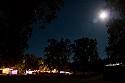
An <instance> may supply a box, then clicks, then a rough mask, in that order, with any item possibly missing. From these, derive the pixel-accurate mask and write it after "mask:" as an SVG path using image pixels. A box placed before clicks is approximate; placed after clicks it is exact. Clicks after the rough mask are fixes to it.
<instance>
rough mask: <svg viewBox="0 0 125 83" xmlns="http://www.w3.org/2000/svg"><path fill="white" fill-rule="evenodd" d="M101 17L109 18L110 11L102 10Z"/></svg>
mask: <svg viewBox="0 0 125 83" xmlns="http://www.w3.org/2000/svg"><path fill="white" fill-rule="evenodd" d="M99 17H100V19H102V20H105V19H107V18H108V17H109V11H107V10H103V11H101V12H100V13H99Z"/></svg>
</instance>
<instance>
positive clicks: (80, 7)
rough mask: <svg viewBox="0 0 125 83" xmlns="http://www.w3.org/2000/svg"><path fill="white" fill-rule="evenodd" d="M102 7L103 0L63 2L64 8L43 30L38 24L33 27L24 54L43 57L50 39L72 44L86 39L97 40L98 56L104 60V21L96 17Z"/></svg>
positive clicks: (105, 33)
mask: <svg viewBox="0 0 125 83" xmlns="http://www.w3.org/2000/svg"><path fill="white" fill-rule="evenodd" d="M104 5H105V0H64V7H63V8H61V10H60V11H59V12H58V14H57V16H58V17H57V18H56V19H54V20H53V21H52V22H51V24H48V25H47V26H46V28H45V29H44V30H42V29H39V23H38V24H36V25H34V27H35V28H34V29H33V36H32V37H31V38H30V40H29V49H28V50H27V51H26V53H29V54H35V55H36V56H38V57H41V56H42V57H43V56H44V47H46V46H47V40H48V39H51V38H54V39H57V40H60V39H61V38H64V39H70V40H71V41H72V42H73V40H75V39H79V38H82V37H88V38H96V39H97V41H98V52H99V55H100V57H101V58H105V57H106V54H105V51H104V49H105V47H106V45H107V28H106V26H105V25H106V21H102V20H101V19H99V17H98V14H99V11H100V10H101V8H102V6H104Z"/></svg>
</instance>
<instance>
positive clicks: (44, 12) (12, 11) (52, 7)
mask: <svg viewBox="0 0 125 83" xmlns="http://www.w3.org/2000/svg"><path fill="white" fill-rule="evenodd" d="M62 6H63V0H1V1H0V58H1V60H4V61H7V62H6V63H5V62H4V61H3V63H1V65H3V64H4V65H5V64H7V63H9V64H11V65H14V64H15V63H16V62H17V61H18V60H19V59H21V58H22V54H23V53H24V51H25V50H26V49H27V48H28V39H29V38H30V37H31V35H32V28H33V27H32V24H33V23H36V22H37V21H40V22H41V26H44V25H45V24H46V23H50V22H51V20H53V19H54V18H55V17H56V16H57V12H58V10H60V8H61V7H62Z"/></svg>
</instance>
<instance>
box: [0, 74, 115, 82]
mask: <svg viewBox="0 0 125 83" xmlns="http://www.w3.org/2000/svg"><path fill="white" fill-rule="evenodd" d="M2 82H3V83H7V82H9V83H11V82H12V83H115V82H113V81H105V80H103V77H102V75H99V76H92V77H87V78H84V77H75V76H74V77H68V76H67V77H63V76H62V77H43V76H31V75H29V76H0V83H2Z"/></svg>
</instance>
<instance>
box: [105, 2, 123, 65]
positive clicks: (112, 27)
mask: <svg viewBox="0 0 125 83" xmlns="http://www.w3.org/2000/svg"><path fill="white" fill-rule="evenodd" d="M106 1H107V7H108V8H109V9H110V10H113V11H114V12H119V13H117V14H118V15H119V17H117V18H116V17H113V18H111V19H110V20H109V22H108V23H107V28H108V31H107V33H108V34H109V37H108V46H107V47H106V51H107V55H108V57H109V58H110V61H111V62H113V63H115V62H125V5H124V4H125V1H124V0H106Z"/></svg>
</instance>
